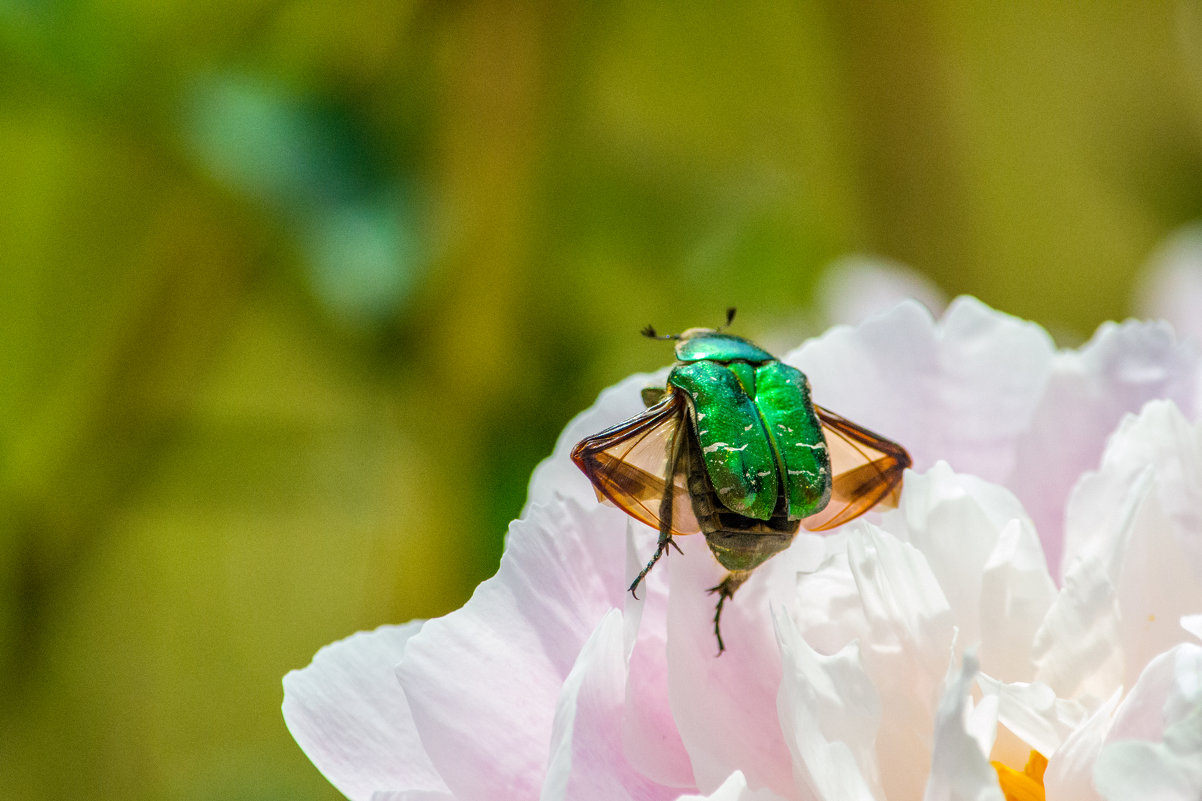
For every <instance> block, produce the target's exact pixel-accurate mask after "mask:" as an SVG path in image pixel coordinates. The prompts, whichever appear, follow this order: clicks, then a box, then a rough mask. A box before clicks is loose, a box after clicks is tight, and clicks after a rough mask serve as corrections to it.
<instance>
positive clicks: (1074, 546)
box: [1066, 401, 1202, 684]
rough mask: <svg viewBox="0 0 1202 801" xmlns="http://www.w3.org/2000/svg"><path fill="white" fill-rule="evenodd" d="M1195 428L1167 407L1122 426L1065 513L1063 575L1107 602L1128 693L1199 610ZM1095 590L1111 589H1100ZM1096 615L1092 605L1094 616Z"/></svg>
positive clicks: (1199, 468)
mask: <svg viewBox="0 0 1202 801" xmlns="http://www.w3.org/2000/svg"><path fill="white" fill-rule="evenodd" d="M1199 510H1202V426H1195V425H1191V424H1190V423H1188V422H1186V421H1185V419H1184V418H1183V417H1182V415H1181V413H1180V412H1179V411H1178V410H1177V408H1176V406H1175V405H1173V404H1172V403H1169V402H1167V401H1155V402H1153V403H1149V404H1148V405H1147V406H1146V407H1145V408H1144V409H1143V411H1142V412H1141V413H1140V414H1139V415H1138V416H1129V417H1127V418H1126V419H1125V420H1124V421H1123V423H1122V425H1120V426H1119V428H1118V430H1117V431H1116V432H1115V433H1114V435H1113V437H1112V438H1111V439H1110V442H1109V444H1108V445H1107V448H1106V452H1105V455H1104V457H1103V460H1102V465H1101V469H1100V470H1099V471H1098V472H1097V473H1093V474H1090V475H1088V476H1086V477H1085V478H1084V479H1082V481H1081V482H1080V483H1079V484H1078V486H1077V487H1076V489H1075V490H1074V492H1073V496H1072V498H1071V500H1070V504H1069V514H1068V528H1067V531H1066V534H1067V539H1066V544H1067V545H1068V547H1069V550H1068V552H1067V553H1068V555H1069V556H1070V562H1069V565H1070V566H1069V568H1068V569H1069V570H1070V571H1076V573H1077V577H1078V581H1092V582H1094V583H1095V584H1096V585H1097V586H1098V588H1099V591H1107V592H1109V593H1110V594H1111V595H1112V597H1113V601H1112V603H1113V617H1114V618H1115V620H1116V621H1117V627H1118V628H1117V634H1118V637H1119V641H1120V643H1121V645H1122V653H1123V655H1124V658H1125V662H1126V669H1125V678H1124V679H1123V682H1124V683H1126V684H1129V683H1130V682H1131V681H1132V680H1134V678H1135V676H1136V675H1137V674H1138V671H1139V670H1140V668H1141V667H1142V665H1144V664H1145V663H1147V661H1148V660H1149V659H1151V658H1152V657H1153V656H1154V655H1155V654H1157V653H1160V652H1161V651H1164V650H1165V649H1167V648H1169V647H1171V646H1172V645H1174V644H1176V643H1177V642H1180V641H1181V629H1180V625H1179V619H1180V618H1181V617H1182V616H1183V615H1187V614H1190V613H1192V612H1195V611H1196V610H1198V609H1202V535H1200V533H1199V532H1202V512H1200V511H1199ZM1101 582H1106V583H1107V584H1108V585H1110V586H1109V587H1108V588H1102V587H1101ZM1098 608H1099V607H1097V606H1095V607H1094V609H1095V611H1096V610H1097V609H1098Z"/></svg>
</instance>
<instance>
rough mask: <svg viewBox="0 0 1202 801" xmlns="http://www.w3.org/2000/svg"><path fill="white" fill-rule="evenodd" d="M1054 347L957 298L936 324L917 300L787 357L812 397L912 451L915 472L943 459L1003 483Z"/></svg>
mask: <svg viewBox="0 0 1202 801" xmlns="http://www.w3.org/2000/svg"><path fill="white" fill-rule="evenodd" d="M1053 352H1054V350H1053V345H1052V341H1051V338H1050V337H1048V335H1047V333H1046V332H1044V330H1043V329H1041V328H1040V327H1039V326H1037V325H1034V324H1033V323H1027V322H1023V321H1021V320H1019V319H1017V318H1014V317H1010V316H1008V315H1005V314H1002V313H1000V312H997V311H994V310H993V309H990V308H989V307H987V306H985V305H984V304H983V303H981V302H980V301H978V300H976V299H975V298H970V297H960V298H957V299H955V300H954V301H952V303H951V305H950V306H949V307H948V309H947V311H946V312H945V313H944V315H943V317H942V319H940V320H939V322H938V323H937V324H936V323H934V322H933V321H932V319H931V316H930V313H929V312H928V311H927V310H926V309H924V308H923V307H922V306H921V305H919V304H918V303H917V302H907V303H902V304H900V305H899V306H897V307H896V308H894V309H893V310H892V311H890V312H887V313H885V314H881V315H878V316H876V317H872V318H870V319H868V320H866V321H865V322H864V323H862V324H861V325H859V326H858V327H856V328H849V327H846V326H836V327H835V328H833V329H831V330H830V331H828V332H827V333H826V334H825V335H823V336H822V337H819V338H818V339H814V340H810V341H809V342H807V343H805V344H804V345H802V347H801V348H800V349H798V350H795V351H793V352H791V353H789V354H788V355H787V356H786V357H785V361H788V362H789V363H791V364H795V365H796V366H798V367H800V368H801V369H802V370H803V371H805V373H806V374H807V375H808V376H809V378H810V381H811V382H812V383H813V386H814V400H815V402H816V403H819V404H822V405H823V406H826V407H828V408H830V409H832V410H834V411H836V412H838V413H839V414H841V415H843V416H844V417H846V418H848V419H849V420H854V421H855V422H856V423H859V424H860V425H864V426H867V427H868V428H870V429H872V430H874V431H880V432H886V433H887V434H888V436H889V437H890V438H891V439H893V440H895V441H897V442H900V443H902V444H903V445H905V446H906V447H907V448H908V449H909V451H910V455H911V456H912V457H913V458H914V464H915V466H916V467H917V468H918V469H920V470H925V469H926V468H927V467H928V466H930V465H931V464H934V462H935V461H936V460H938V459H944V460H946V461H947V462H949V463H950V464H951V465H952V466H953V467H954V468H955V469H956V470H957V471H960V472H965V473H973V474H975V475H978V476H981V477H982V478H984V479H986V480H992V481H1001V480H1004V479H1005V478H1007V477H1008V476H1009V475H1010V474H1011V472H1012V471H1013V469H1014V466H1015V460H1016V452H1015V448H1016V443H1017V441H1018V438H1019V436H1020V435H1021V433H1022V432H1023V431H1024V430H1025V429H1026V427H1027V425H1028V423H1029V421H1030V420H1031V417H1032V415H1033V414H1034V412H1035V408H1036V406H1037V404H1038V402H1039V399H1040V397H1041V395H1042V392H1043V386H1044V383H1045V382H1046V381H1047V377H1048V375H1049V373H1050V371H1051V366H1052V354H1053Z"/></svg>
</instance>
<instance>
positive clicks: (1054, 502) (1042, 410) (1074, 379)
mask: <svg viewBox="0 0 1202 801" xmlns="http://www.w3.org/2000/svg"><path fill="white" fill-rule="evenodd" d="M1198 369H1199V359H1198V352H1197V349H1196V348H1195V347H1193V346H1191V345H1183V344H1181V343H1179V342H1177V341H1176V340H1175V339H1174V338H1173V334H1172V331H1171V330H1170V329H1169V328H1168V326H1166V325H1164V324H1163V323H1141V322H1136V321H1128V322H1125V323H1121V324H1115V323H1105V324H1103V325H1102V326H1101V327H1100V328H1098V330H1097V332H1096V333H1095V334H1094V336H1093V338H1092V339H1091V340H1090V341H1089V342H1087V343H1086V344H1085V345H1084V346H1083V347H1082V348H1081V350H1080V351H1078V352H1071V351H1069V352H1062V353H1058V354H1057V355H1056V358H1055V360H1054V362H1053V369H1052V373H1051V375H1050V377H1049V379H1048V382H1047V387H1046V390H1045V394H1044V397H1043V399H1042V401H1041V402H1040V404H1039V406H1038V408H1037V409H1036V413H1035V416H1034V418H1033V419H1032V420H1031V421H1030V425H1029V426H1028V428H1027V429H1026V430H1025V431H1024V432H1023V434H1022V436H1021V438H1020V441H1019V443H1018V450H1017V453H1018V458H1017V461H1016V463H1015V466H1014V472H1013V476H1012V477H1009V478H1008V479H1007V481H1006V483H1007V484H1008V485H1009V486H1011V487H1012V488H1013V489H1014V491H1015V493H1017V495H1018V497H1019V498H1020V499H1021V500H1022V502H1023V505H1024V506H1025V507H1026V509H1027V512H1028V513H1029V514H1030V515H1031V518H1032V519H1033V520H1034V521H1035V526H1036V529H1037V530H1038V531H1039V534H1040V537H1041V538H1042V539H1043V541H1044V549H1045V550H1046V551H1047V555H1048V564H1049V565H1051V566H1052V572H1053V575H1054V577H1055V578H1057V579H1058V580H1059V578H1060V577H1061V575H1062V573H1063V571H1062V569H1061V568H1062V561H1061V558H1062V557H1061V554H1062V548H1061V539H1062V537H1061V531H1062V530H1063V528H1064V514H1065V508H1066V505H1067V501H1068V496H1069V491H1070V490H1071V489H1072V487H1073V485H1074V484H1075V483H1076V481H1077V479H1078V478H1079V477H1080V476H1081V475H1082V474H1083V473H1084V472H1085V471H1087V470H1095V469H1097V466H1098V463H1099V461H1100V460H1101V456H1102V450H1103V448H1104V447H1105V444H1106V438H1107V436H1109V434H1110V432H1111V431H1113V430H1114V428H1115V426H1116V425H1118V423H1119V420H1121V419H1122V417H1123V415H1124V414H1127V413H1134V412H1138V411H1139V410H1140V409H1141V408H1142V407H1143V405H1144V404H1145V403H1146V402H1148V401H1149V400H1152V399H1154V398H1170V399H1172V400H1174V401H1176V402H1177V403H1179V404H1181V405H1182V407H1183V408H1187V407H1188V405H1190V404H1192V403H1193V396H1194V383H1195V382H1194V375H1195V373H1196V372H1197V371H1198Z"/></svg>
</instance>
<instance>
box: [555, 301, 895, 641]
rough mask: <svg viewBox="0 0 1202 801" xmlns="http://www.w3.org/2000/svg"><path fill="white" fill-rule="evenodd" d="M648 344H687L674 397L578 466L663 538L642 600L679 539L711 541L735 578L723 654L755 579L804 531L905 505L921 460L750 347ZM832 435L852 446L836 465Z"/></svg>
mask: <svg viewBox="0 0 1202 801" xmlns="http://www.w3.org/2000/svg"><path fill="white" fill-rule="evenodd" d="M728 315H729V316H733V310H732V311H731V312H728ZM729 316H728V322H729ZM644 334H646V335H647V336H650V337H655V338H659V339H675V340H677V343H676V358H677V364H676V365H675V366H674V367H673V369H672V371H671V372H670V373H669V374H668V380H667V386H666V387H665V388H664V389H663V390H656V389H651V390H645V391H644V400H645V401H646V402H647V404H648V405H649V406H650V407H651V408H649V409H647V411H645V412H644V413H643V414H641V415H639V416H637V417H635V418H633V419H631V420H628V421H626V422H625V423H621V424H619V425H617V426H614V427H613V428H610V429H607V430H606V431H603V432H601V433H600V434H597V435H595V436H592V437H588V438H586V439H585V440H583V441H582V442H580V443H579V444H578V445H577V446H576V447H575V449H573V451H572V459H573V460H574V461H575V462H576V464H577V465H578V466H579V467H580V469H581V470H583V471H584V473H585V475H587V476H588V477H589V479H590V480H591V481H592V482H593V485H594V488H595V489H596V490H597V494H598V496H599V497H600V498H601V499H602V500H606V501H609V502H611V503H614V504H616V505H617V506H619V507H621V508H622V509H624V510H625V511H626V512H627V513H629V514H630V515H632V516H633V517H635V518H636V519H638V520H641V521H642V522H644V523H647V524H648V525H651V526H652V527H654V528H657V529H658V530H659V543H658V547H657V549H656V551H655V554H654V555H653V556H652V557H651V559H650V561H649V562H648V563H647V565H646V566H645V567H644V568H643V570H642V571H641V572H640V573H639V575H638V577H637V578H636V579H635V580H634V582H633V583H632V584H631V586H630V591H631V592H634V591H635V590H637V588H638V585H639V584H640V583H641V582H642V580H643V578H644V577H645V576H646V575H647V573H648V572H649V571H650V570H651V568H652V567H653V566H654V565H655V563H656V561H657V560H658V559H659V558H660V557H661V556H662V555H663V554H665V553H666V552H667V550H668V548H669V547H674V546H675V543H674V542H673V541H672V536H673V535H684V534H692V533H698V532H700V533H703V534H704V535H705V539H706V543H707V544H708V545H709V548H710V551H711V552H712V553H713V554H714V557H715V558H716V559H717V560H718V562H719V563H720V564H721V565H722V566H723V567H725V568H726V569H727V570H728V571H729V573H728V574H727V576H726V578H725V579H723V581H722V582H721V583H720V584H718V585H717V586H716V587H713V588H711V590H710V591H711V592H713V593H716V594H717V595H718V605H717V610H716V613H715V616H714V633H715V635H716V637H717V639H718V650H719V652H721V651H722V650H723V649H724V644H723V642H722V634H721V628H720V625H719V624H720V619H721V615H722V607H723V604H724V603H725V602H726V600H727V599H729V598H730V597H732V596H733V595H734V592H735V590H737V589H738V588H739V587H740V586H741V585H742V584H743V582H744V581H746V580H747V578H748V577H749V576H750V575H751V571H753V570H755V569H756V568H757V567H759V566H760V565H761V564H763V563H764V562H765V561H766V560H768V559H769V558H771V557H772V556H774V555H775V554H777V553H779V552H780V551H782V550H784V549H785V548H787V547H788V546H789V544H790V543H791V542H792V540H793V537H794V536H795V535H796V533H797V531H798V529H799V528H800V526H801V525H802V522H803V521H805V524H806V526H807V528H811V529H815V530H820V529H825V528H833V527H834V526H837V525H840V524H842V523H844V522H846V521H847V520H850V519H852V518H854V517H856V516H858V515H860V514H862V513H863V512H865V511H867V510H868V509H869V508H871V507H872V506H874V505H876V504H877V503H878V502H881V501H884V502H889V501H890V500H894V499H895V497H896V494H897V491H898V490H899V488H900V484H901V476H902V472H903V471H904V469H905V468H906V467H908V466H909V465H910V458H909V455H908V454H907V453H906V451H905V449H904V448H902V447H901V446H900V445H897V444H896V443H893V442H890V441H889V440H886V439H884V438H882V437H880V436H878V435H876V434H873V433H872V432H870V431H867V430H865V429H862V428H860V427H858V426H855V425H854V424H852V423H850V422H848V421H847V420H844V419H843V418H842V417H839V416H838V415H835V414H833V413H831V412H828V411H827V410H825V409H822V408H821V407H816V406H815V405H814V404H813V403H812V401H811V400H810V388H809V382H808V381H807V380H806V377H805V375H804V374H803V373H802V372H801V371H800V370H798V369H797V368H795V367H792V366H790V365H786V364H784V363H782V362H780V361H779V360H777V359H776V358H775V357H774V356H772V355H771V354H770V353H768V352H767V351H765V350H763V349H762V348H760V347H759V346H757V345H755V344H754V343H752V342H749V341H748V340H746V339H743V338H741V337H737V336H734V335H732V334H726V333H723V332H722V331H720V330H714V329H706V328H693V329H689V330H688V331H685V332H683V333H681V334H678V335H673V336H670V337H656V335H655V332H654V331H653V330H652V329H650V328H648V329H647V330H646V331H644ZM831 435H833V439H837V441H838V442H839V444H840V448H839V449H838V451H837V453H836V454H835V457H836V459H837V461H838V462H840V463H837V464H835V465H832V453H831V451H830V450H829V449H828V441H827V440H828V436H831ZM832 498H834V499H835V500H836V501H837V502H838V503H832ZM836 507H837V508H836Z"/></svg>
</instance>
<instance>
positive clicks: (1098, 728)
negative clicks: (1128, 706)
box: [1043, 690, 1121, 801]
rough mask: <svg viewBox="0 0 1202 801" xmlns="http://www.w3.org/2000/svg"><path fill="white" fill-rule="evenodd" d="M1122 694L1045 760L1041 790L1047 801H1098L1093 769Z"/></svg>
mask: <svg viewBox="0 0 1202 801" xmlns="http://www.w3.org/2000/svg"><path fill="white" fill-rule="evenodd" d="M1120 694H1121V691H1118V690H1116V691H1115V693H1114V694H1113V695H1112V696H1111V697H1110V698H1109V699H1108V700H1107V701H1106V702H1104V703H1102V704H1101V705H1099V706H1098V708H1097V709H1096V710H1094V712H1093V714H1092V715H1090V716H1089V718H1088V719H1087V720H1086V721H1085V722H1084V723H1083V724H1082V725H1080V726H1078V727H1077V728H1076V729H1075V730H1074V731H1073V733H1072V734H1070V735H1069V736H1068V737H1067V738H1065V740H1064V742H1063V743H1062V744H1061V746H1060V747H1059V748H1058V749H1056V753H1054V754H1052V755H1051V756H1050V757H1049V758H1048V767H1047V770H1046V771H1045V772H1044V775H1043V786H1044V790H1045V792H1046V793H1047V797H1048V798H1071V799H1074V800H1077V799H1079V801H1094V800H1095V799H1099V798H1100V796H1099V795H1098V792H1097V789H1096V788H1095V787H1094V783H1093V766H1094V763H1095V762H1096V761H1097V758H1098V752H1099V751H1100V750H1101V748H1102V744H1103V742H1105V739H1106V732H1107V731H1108V730H1109V728H1110V721H1111V718H1112V717H1113V715H1114V710H1115V708H1116V707H1118V703H1119V696H1120Z"/></svg>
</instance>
